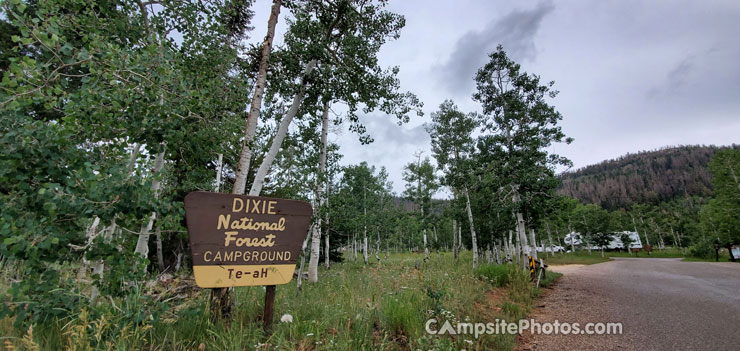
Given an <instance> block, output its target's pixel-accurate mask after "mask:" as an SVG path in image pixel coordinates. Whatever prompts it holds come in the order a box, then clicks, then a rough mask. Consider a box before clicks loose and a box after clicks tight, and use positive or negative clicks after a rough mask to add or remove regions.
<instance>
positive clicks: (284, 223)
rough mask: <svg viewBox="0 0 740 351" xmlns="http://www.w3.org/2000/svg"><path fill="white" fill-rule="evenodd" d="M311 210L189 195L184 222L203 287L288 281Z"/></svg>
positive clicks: (289, 203)
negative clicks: (185, 222)
mask: <svg viewBox="0 0 740 351" xmlns="http://www.w3.org/2000/svg"><path fill="white" fill-rule="evenodd" d="M312 212H313V210H312V209H311V205H310V204H309V203H307V202H305V201H296V200H286V199H275V198H267V197H257V196H244V195H232V194H221V193H209V192H202V191H195V192H191V193H190V194H188V195H187V196H186V197H185V219H186V221H187V227H188V234H189V235H190V249H191V252H192V254H193V273H194V274H195V283H196V284H197V285H198V286H200V287H202V288H224V287H231V286H250V285H279V284H286V283H288V282H290V280H291V279H292V278H293V272H294V271H295V265H296V262H297V261H298V256H299V255H300V252H301V245H302V244H303V239H304V238H305V237H306V234H307V232H308V226H309V224H310V222H311V214H312Z"/></svg>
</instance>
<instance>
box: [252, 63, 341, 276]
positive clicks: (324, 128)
mask: <svg viewBox="0 0 740 351" xmlns="http://www.w3.org/2000/svg"><path fill="white" fill-rule="evenodd" d="M312 62H313V61H312ZM294 103H295V102H294ZM286 118H287V116H286ZM281 127H282V125H281ZM328 133H329V101H327V102H326V103H324V114H323V116H322V122H321V154H320V155H319V173H318V177H317V178H318V179H317V181H316V198H317V201H316V202H315V203H317V204H319V208H318V210H317V211H314V213H316V214H317V217H318V218H317V220H316V222H317V224H316V226H315V227H314V230H313V232H312V233H311V234H312V236H311V257H310V259H309V261H308V281H309V282H310V283H316V282H318V281H319V256H320V255H321V247H320V246H321V219H322V214H321V211H323V209H324V204H325V199H324V197H323V196H322V195H323V194H322V190H323V188H324V187H323V185H324V184H323V179H324V176H325V173H326V138H327V135H328ZM275 138H277V135H276V136H275ZM273 145H274V141H273ZM271 151H272V150H271ZM263 163H264V162H263ZM260 168H261V167H260ZM256 183H257V182H256V181H255V184H256ZM252 190H254V188H252Z"/></svg>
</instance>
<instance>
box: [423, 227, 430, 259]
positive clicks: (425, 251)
mask: <svg viewBox="0 0 740 351" xmlns="http://www.w3.org/2000/svg"><path fill="white" fill-rule="evenodd" d="M424 258H427V259H428V258H429V249H428V248H427V230H426V228H425V229H424Z"/></svg>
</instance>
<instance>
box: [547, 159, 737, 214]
mask: <svg viewBox="0 0 740 351" xmlns="http://www.w3.org/2000/svg"><path fill="white" fill-rule="evenodd" d="M722 148H734V149H736V150H737V149H740V145H733V146H729V147H717V146H713V145H711V146H704V145H695V146H679V147H666V148H663V149H660V150H655V151H643V152H639V153H636V154H627V155H624V156H622V157H620V158H618V159H614V160H606V161H603V162H600V163H598V164H595V165H591V166H587V167H584V168H581V169H578V170H576V171H573V172H566V173H563V174H561V175H560V179H561V184H560V187H559V189H558V193H559V194H561V195H566V196H570V197H574V198H576V199H578V200H580V201H581V202H584V203H592V204H597V205H601V206H602V207H604V208H606V209H610V210H613V209H617V208H628V207H630V206H632V205H633V204H638V203H653V204H656V203H658V202H662V201H669V200H671V199H674V198H676V197H685V196H701V197H709V196H711V195H712V184H711V183H712V179H711V173H710V172H709V169H708V168H707V165H708V164H709V161H710V160H711V158H712V156H713V155H714V154H715V152H716V151H717V150H719V149H722Z"/></svg>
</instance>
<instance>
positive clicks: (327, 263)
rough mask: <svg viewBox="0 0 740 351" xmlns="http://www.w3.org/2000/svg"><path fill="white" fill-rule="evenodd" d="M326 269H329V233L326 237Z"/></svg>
mask: <svg viewBox="0 0 740 351" xmlns="http://www.w3.org/2000/svg"><path fill="white" fill-rule="evenodd" d="M324 267H326V268H329V231H327V232H326V234H325V235H324Z"/></svg>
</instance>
